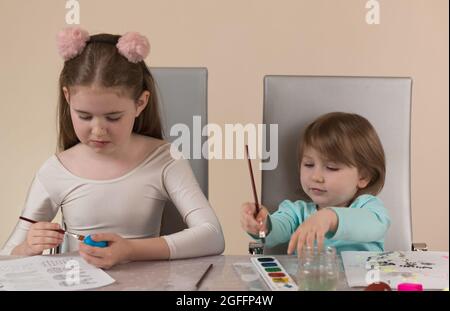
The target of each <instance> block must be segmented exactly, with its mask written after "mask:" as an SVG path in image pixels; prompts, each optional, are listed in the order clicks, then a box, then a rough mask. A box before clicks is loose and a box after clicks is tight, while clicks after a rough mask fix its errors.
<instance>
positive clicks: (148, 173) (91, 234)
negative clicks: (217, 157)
mask: <svg viewBox="0 0 450 311" xmlns="http://www.w3.org/2000/svg"><path fill="white" fill-rule="evenodd" d="M57 46H58V51H59V54H60V56H61V57H62V58H63V60H64V66H63V68H62V71H61V74H60V77H59V103H58V125H59V131H58V152H57V153H56V154H54V155H52V156H51V157H50V158H49V159H48V160H47V161H46V162H45V163H44V164H43V165H42V166H41V167H40V169H39V170H38V172H37V173H36V175H35V177H34V179H33V182H32V184H31V186H30V189H29V191H28V196H27V199H26V202H25V206H24V208H23V210H22V214H21V216H20V218H19V221H18V222H17V224H16V227H15V228H14V230H13V232H12V234H11V236H10V237H9V239H8V240H7V242H6V244H5V245H4V246H3V248H2V249H1V251H0V254H2V255H9V254H13V255H25V256H32V255H39V254H42V252H43V251H44V250H46V249H50V248H54V247H56V246H58V245H60V244H61V243H62V241H63V238H64V234H66V233H70V234H67V235H66V238H67V241H68V242H69V243H68V246H69V251H75V250H79V253H80V255H81V256H82V257H83V258H84V259H85V260H86V261H87V262H88V263H91V264H93V265H95V266H97V267H100V268H106V269H107V268H110V267H112V266H114V265H116V264H120V263H124V262H129V261H136V260H160V259H176V258H189V257H197V256H205V255H215V254H220V253H222V252H223V250H224V247H225V242H224V238H223V233H222V228H221V226H220V223H219V221H218V219H217V217H216V215H215V213H214V211H213V209H212V208H211V206H210V204H209V202H208V200H207V199H206V198H205V196H204V195H203V193H202V191H201V189H200V187H199V186H198V183H197V181H196V180H195V177H194V175H193V172H192V170H191V167H190V166H189V163H188V161H187V160H186V159H184V158H183V157H182V155H181V153H180V154H176V155H174V154H173V151H172V152H171V150H170V149H171V148H170V147H171V144H170V143H168V142H166V141H164V140H163V139H162V129H161V122H160V118H159V113H158V100H157V97H156V91H155V84H154V80H153V77H152V74H151V72H150V71H149V69H148V68H147V66H146V64H145V62H144V59H145V58H146V57H147V55H148V53H149V51H150V45H149V42H148V40H147V38H146V37H145V36H143V35H141V34H139V33H137V32H129V33H126V34H124V35H122V36H119V35H112V34H96V35H92V36H91V35H89V33H88V32H87V31H85V30H83V29H81V28H79V27H69V28H66V29H63V30H62V31H61V32H59V34H58V36H57ZM173 149H176V148H173ZM168 200H170V201H172V203H173V204H174V205H175V206H176V207H177V209H178V210H179V212H180V214H181V215H182V217H183V220H184V221H185V223H186V224H187V227H188V228H187V229H186V230H183V231H181V232H177V233H174V234H170V235H166V236H160V226H161V218H162V213H163V209H164V205H165V203H166V201H168ZM59 209H61V212H63V216H64V217H63V219H64V226H65V228H64V229H65V230H62V229H61V228H60V226H59V224H57V223H51V221H52V219H53V218H54V217H55V215H56V213H57V212H58V210H59ZM71 235H74V236H78V237H80V236H86V239H84V240H82V239H81V240H82V241H79V240H80V239H75V238H72V237H70V236H71ZM87 238H89V239H87ZM101 243H103V245H102V244H101Z"/></svg>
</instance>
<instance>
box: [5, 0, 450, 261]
mask: <svg viewBox="0 0 450 311" xmlns="http://www.w3.org/2000/svg"><path fill="white" fill-rule="evenodd" d="M366 2H367V1H366V0H345V1H344V0H282V1H275V0H253V1H250V0H244V1H243V0H227V1H225V0H190V1H183V0H155V1H143V0H142V1H138V0H134V1H133V0H128V1H107V0H90V1H85V0H80V1H79V3H80V5H81V26H83V27H84V28H86V29H88V30H89V31H90V33H97V32H111V33H119V34H120V33H124V32H126V31H130V30H136V31H140V32H142V33H144V34H145V35H147V36H148V38H149V39H150V41H151V45H152V49H151V54H150V56H149V57H148V58H147V63H148V64H149V65H150V66H169V67H174V66H185V67H191V66H202V67H207V68H208V72H209V81H208V83H209V92H208V100H209V107H208V109H209V122H212V123H217V124H219V125H223V124H225V123H238V122H239V123H244V124H245V123H261V121H262V103H263V77H264V75H266V74H292V75H361V76H410V77H412V78H413V79H414V84H413V109H412V166H411V171H412V184H411V185H412V216H413V226H414V227H413V236H414V240H415V241H426V242H428V244H429V247H430V249H432V250H447V251H448V245H449V226H448V219H449V217H448V210H449V201H448V193H449V192H448V181H449V176H448V163H449V155H448V150H449V145H448V133H449V120H448V108H449V92H448V90H449V89H448V83H449V71H448V70H449V69H448V68H449V63H448V56H449V50H448V43H449V42H448V35H449V33H448V22H449V16H448V14H449V13H448V12H449V11H448V9H449V8H448V6H449V3H448V1H447V0H396V1H383V0H380V1H379V2H380V4H381V20H380V22H381V23H380V24H379V25H368V24H367V23H366V22H365V14H366V11H367V10H366V9H365V4H366ZM65 14H66V9H65V1H62V0H47V1H38V0H29V1H15V0H0V38H1V41H2V42H1V48H0V148H1V156H0V157H1V158H0V174H1V176H2V178H1V179H0V243H1V244H3V242H4V241H5V240H6V239H7V237H8V236H9V233H10V232H11V230H12V229H13V227H14V225H15V222H16V220H17V217H18V216H19V214H20V211H21V209H22V205H23V203H24V200H25V197H26V194H27V189H28V186H29V185H30V182H31V179H32V178H33V175H34V173H35V172H36V170H37V169H38V168H39V167H40V165H41V164H42V163H43V162H44V161H45V160H46V159H47V158H48V157H49V156H51V154H52V153H54V151H55V146H56V121H55V115H56V94H57V78H58V74H59V70H60V69H61V67H62V61H61V60H60V59H59V57H58V55H57V52H56V48H55V34H56V33H57V31H58V30H59V29H61V28H62V27H63V26H65ZM209 178H210V179H209V186H210V201H211V203H212V206H213V208H214V209H215V211H216V213H217V215H218V217H219V218H220V221H221V223H222V226H223V230H224V233H225V238H226V254H245V253H246V252H247V246H248V244H247V243H248V241H249V239H248V237H247V236H246V235H245V234H244V232H243V231H242V230H241V229H240V225H239V208H240V205H241V203H242V202H244V201H251V200H252V193H251V188H250V183H249V177H248V170H247V166H246V163H245V161H243V160H213V161H210V175H209ZM256 182H257V184H258V185H259V184H260V173H259V172H256ZM258 188H259V186H258Z"/></svg>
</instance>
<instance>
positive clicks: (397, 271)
mask: <svg viewBox="0 0 450 311" xmlns="http://www.w3.org/2000/svg"><path fill="white" fill-rule="evenodd" d="M341 256H342V260H343V263H344V269H345V276H346V278H347V283H348V285H349V286H350V287H359V286H367V285H369V284H370V283H373V282H379V281H381V282H385V283H387V284H389V285H390V286H391V287H392V288H393V289H396V288H397V285H398V284H400V283H419V284H422V286H423V289H440V290H442V289H443V288H446V287H448V286H449V277H448V271H449V269H448V266H449V262H448V252H431V251H427V252H417V251H416V252H413V251H395V252H355V251H346V252H342V253H341Z"/></svg>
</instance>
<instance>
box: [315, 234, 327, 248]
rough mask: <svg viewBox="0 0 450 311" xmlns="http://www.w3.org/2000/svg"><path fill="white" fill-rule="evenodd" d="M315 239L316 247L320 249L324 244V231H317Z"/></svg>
mask: <svg viewBox="0 0 450 311" xmlns="http://www.w3.org/2000/svg"><path fill="white" fill-rule="evenodd" d="M316 239H317V247H318V249H319V250H320V249H322V248H323V244H324V240H325V235H324V233H323V232H317V234H316Z"/></svg>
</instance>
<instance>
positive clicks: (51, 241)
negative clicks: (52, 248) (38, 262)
mask: <svg viewBox="0 0 450 311" xmlns="http://www.w3.org/2000/svg"><path fill="white" fill-rule="evenodd" d="M62 241H63V240H62V239H59V238H48V237H35V238H32V239H31V241H30V242H31V243H30V244H31V245H45V244H52V245H59V244H61V243H62Z"/></svg>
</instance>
